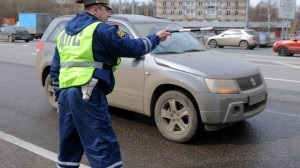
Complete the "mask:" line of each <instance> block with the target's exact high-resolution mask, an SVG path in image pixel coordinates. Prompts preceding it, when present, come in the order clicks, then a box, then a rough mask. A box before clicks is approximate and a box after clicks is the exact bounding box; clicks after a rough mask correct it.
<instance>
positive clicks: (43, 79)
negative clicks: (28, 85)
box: [42, 66, 50, 87]
mask: <svg viewBox="0 0 300 168" xmlns="http://www.w3.org/2000/svg"><path fill="white" fill-rule="evenodd" d="M49 74H50V66H46V67H45V68H44V70H43V73H42V85H43V86H44V87H45V81H46V78H47V76H48V75H49Z"/></svg>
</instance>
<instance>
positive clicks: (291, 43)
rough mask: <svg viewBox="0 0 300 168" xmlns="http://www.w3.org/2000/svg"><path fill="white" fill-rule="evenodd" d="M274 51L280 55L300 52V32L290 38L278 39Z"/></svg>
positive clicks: (291, 54)
mask: <svg viewBox="0 0 300 168" xmlns="http://www.w3.org/2000/svg"><path fill="white" fill-rule="evenodd" d="M273 51H274V52H275V53H278V55H279V56H293V55H294V54H300V34H299V35H296V36H295V37H294V38H292V39H290V40H281V41H276V42H275V43H274V45H273Z"/></svg>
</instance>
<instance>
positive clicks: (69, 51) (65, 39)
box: [57, 22, 103, 88]
mask: <svg viewBox="0 0 300 168" xmlns="http://www.w3.org/2000/svg"><path fill="white" fill-rule="evenodd" d="M100 23H101V22H95V23H92V24H90V25H89V26H87V27H86V28H84V29H83V30H82V31H81V32H79V33H78V34H76V35H73V36H71V35H68V34H66V32H65V30H63V31H62V32H61V33H60V35H59V36H58V38H57V49H58V51H59V54H60V67H61V69H60V74H59V87H60V88H68V87H72V86H81V85H84V84H86V83H87V82H88V81H89V80H90V79H91V78H92V75H93V72H94V70H95V68H99V69H103V63H102V62H96V61H95V60H94V57H93V52H92V41H93V40H92V39H93V32H94V30H95V29H96V27H97V26H98V24H100Z"/></svg>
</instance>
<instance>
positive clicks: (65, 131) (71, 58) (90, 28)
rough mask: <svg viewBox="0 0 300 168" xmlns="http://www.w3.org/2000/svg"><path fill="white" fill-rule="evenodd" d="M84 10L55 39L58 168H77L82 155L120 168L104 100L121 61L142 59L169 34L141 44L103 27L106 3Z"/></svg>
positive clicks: (95, 0) (98, 165)
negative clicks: (114, 72)
mask: <svg viewBox="0 0 300 168" xmlns="http://www.w3.org/2000/svg"><path fill="white" fill-rule="evenodd" d="M76 2H77V3H83V4H84V11H83V12H80V13H78V14H77V15H76V16H75V17H74V18H72V19H71V20H70V21H69V22H68V23H67V25H66V28H65V29H64V30H63V31H62V32H61V34H60V35H59V36H58V38H57V45H56V48H55V54H54V57H53V60H52V64H51V69H50V75H51V78H52V80H53V85H54V90H55V95H56V98H57V101H58V109H59V154H58V161H57V167H79V164H80V161H81V157H82V155H83V153H84V152H85V153H86V156H87V158H88V160H89V162H90V165H91V167H93V168H104V167H109V168H114V167H116V168H118V167H122V159H121V154H120V148H119V144H118V140H117V137H116V135H115V133H114V131H113V128H112V123H111V118H110V115H109V112H108V103H107V100H106V95H107V94H109V93H110V92H111V90H112V89H113V87H114V82H115V80H114V75H113V71H114V68H115V66H117V64H118V63H119V61H120V59H119V57H135V58H137V57H141V56H143V55H144V54H146V53H148V52H150V51H152V50H154V49H155V47H156V46H157V45H158V44H159V42H160V41H163V40H165V39H166V38H167V37H168V36H170V35H171V34H170V32H169V31H168V30H167V29H163V30H160V31H158V32H157V33H156V34H152V35H148V36H146V37H143V38H139V39H130V37H129V35H128V34H127V33H125V32H123V31H121V30H120V29H118V28H117V27H115V26H111V25H108V24H105V23H104V22H106V21H107V19H108V17H109V16H110V10H111V8H110V7H109V1H108V0H76Z"/></svg>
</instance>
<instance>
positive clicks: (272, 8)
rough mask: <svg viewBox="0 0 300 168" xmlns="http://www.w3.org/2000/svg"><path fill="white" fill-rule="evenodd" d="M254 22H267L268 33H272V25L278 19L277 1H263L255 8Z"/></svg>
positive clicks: (253, 9)
mask: <svg viewBox="0 0 300 168" xmlns="http://www.w3.org/2000/svg"><path fill="white" fill-rule="evenodd" d="M251 13H252V15H251V17H250V18H251V19H250V20H251V21H252V22H267V23H268V24H267V29H268V30H267V31H268V32H270V23H271V22H275V21H277V19H278V8H277V6H276V0H261V1H260V2H259V3H258V4H257V5H256V6H255V7H254V8H252V9H251Z"/></svg>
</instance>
